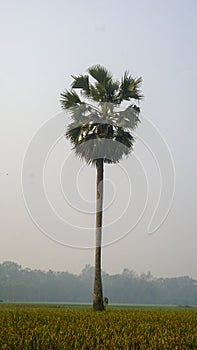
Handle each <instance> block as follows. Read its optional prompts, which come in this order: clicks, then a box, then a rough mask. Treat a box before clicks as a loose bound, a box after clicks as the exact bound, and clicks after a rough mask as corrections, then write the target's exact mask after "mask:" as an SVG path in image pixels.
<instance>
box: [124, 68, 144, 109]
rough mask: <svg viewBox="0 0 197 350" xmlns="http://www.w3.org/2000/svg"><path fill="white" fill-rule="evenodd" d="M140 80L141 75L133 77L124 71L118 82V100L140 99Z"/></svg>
mask: <svg viewBox="0 0 197 350" xmlns="http://www.w3.org/2000/svg"><path fill="white" fill-rule="evenodd" d="M141 82H142V78H141V77H140V78H137V79H133V78H132V76H131V75H130V74H129V73H128V72H125V74H124V76H123V77H122V80H121V84H120V92H119V96H118V97H119V99H120V102H121V101H123V100H126V101H129V100H130V99H132V98H133V99H136V100H140V99H142V97H143V96H142V94H141V92H140V89H139V88H140V86H141Z"/></svg>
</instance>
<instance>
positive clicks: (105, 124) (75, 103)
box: [60, 65, 142, 164]
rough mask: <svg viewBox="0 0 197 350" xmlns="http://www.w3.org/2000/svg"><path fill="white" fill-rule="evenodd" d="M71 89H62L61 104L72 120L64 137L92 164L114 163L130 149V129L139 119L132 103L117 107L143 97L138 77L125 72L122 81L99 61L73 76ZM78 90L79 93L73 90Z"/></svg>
mask: <svg viewBox="0 0 197 350" xmlns="http://www.w3.org/2000/svg"><path fill="white" fill-rule="evenodd" d="M72 78H73V83H72V85H71V90H64V91H63V92H62V93H61V100H60V102H61V106H62V108H63V109H64V110H67V111H69V112H70V117H71V123H70V124H69V126H68V128H67V132H66V137H67V138H68V139H69V140H70V141H71V143H72V145H73V148H74V150H75V153H76V154H77V155H78V156H79V157H81V158H83V159H85V160H86V162H87V163H91V164H95V162H96V160H97V159H102V160H103V161H104V163H117V162H119V161H120V160H121V159H122V157H123V156H124V155H125V156H127V155H128V154H129V153H130V152H131V151H132V149H133V143H134V138H133V136H132V133H131V132H132V131H133V130H134V129H135V128H136V127H137V125H138V123H139V113H140V108H139V106H138V105H136V104H135V103H131V104H129V106H127V107H126V108H125V109H124V110H120V107H121V104H122V102H124V101H132V100H133V101H137V102H138V101H139V100H140V99H141V98H142V95H141V91H140V85H141V82H142V79H141V77H140V78H137V79H134V78H132V76H131V75H130V74H129V73H128V72H125V74H124V75H123V77H122V79H121V81H117V80H114V79H113V77H112V75H111V73H110V72H109V71H108V70H107V69H106V68H104V67H102V66H100V65H96V66H93V67H91V68H89V69H88V74H87V75H79V76H72ZM76 90H79V91H80V94H78V93H77V92H76Z"/></svg>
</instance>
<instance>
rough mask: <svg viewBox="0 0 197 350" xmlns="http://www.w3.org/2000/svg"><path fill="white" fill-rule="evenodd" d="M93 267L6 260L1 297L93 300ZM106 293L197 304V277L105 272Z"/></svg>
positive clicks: (121, 298) (0, 273)
mask: <svg viewBox="0 0 197 350" xmlns="http://www.w3.org/2000/svg"><path fill="white" fill-rule="evenodd" d="M92 281H93V267H91V266H90V265H86V266H85V267H84V269H83V270H82V271H81V273H80V274H79V275H74V274H71V273H69V272H55V271H51V270H49V271H46V272H45V271H41V270H31V269H29V268H22V267H21V266H20V265H18V264H16V263H14V262H10V261H6V262H3V263H2V264H0V300H3V301H6V302H10V301H16V302H17V301H18V302H25V301H26V302H33V301H34V302H79V303H81V302H91V301H92ZM103 281H104V296H105V297H108V300H109V304H110V303H119V304H120V303H123V304H124V303H126V304H172V305H197V280H194V279H192V278H190V277H188V276H184V277H176V278H154V277H153V276H152V275H151V273H150V272H148V273H147V274H141V275H140V276H139V275H137V274H136V273H135V272H134V271H130V270H128V269H124V270H123V272H122V273H121V274H116V275H109V274H107V273H105V272H103Z"/></svg>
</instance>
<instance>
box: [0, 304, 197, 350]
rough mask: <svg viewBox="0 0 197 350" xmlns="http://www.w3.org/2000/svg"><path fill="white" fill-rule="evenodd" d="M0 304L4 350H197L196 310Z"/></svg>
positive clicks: (1, 342)
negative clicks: (97, 309) (97, 308)
mask: <svg viewBox="0 0 197 350" xmlns="http://www.w3.org/2000/svg"><path fill="white" fill-rule="evenodd" d="M76 306H77V305H75V304H72V305H68V304H64V305H61V304H50V305H49V304H31V305H30V304H4V303H2V304H1V305H0V349H1V350H4V349H17V350H22V349H26V350H31V349H40V350H52V349H53V350H61V349H66V350H69V349H78V350H81V349H86V350H90V349H100V350H101V349H109V350H112V349H119V350H120V349H125V350H126V349H132V350H134V349H144V350H148V349H150V350H159V349H162V350H167V349H169V350H172V349H179V350H188V349H197V309H196V308H188V309H187V308H180V309H178V308H174V309H173V308H166V307H150V306H149V307H148V306H147V307H133V306H131V307H126V306H125V307H124V308H122V307H121V306H119V307H115V306H114V307H108V308H107V310H106V311H105V312H102V313H100V312H96V313H94V312H93V311H92V310H91V308H90V306H89V307H88V306H87V305H85V304H84V305H81V306H80V305H78V307H76Z"/></svg>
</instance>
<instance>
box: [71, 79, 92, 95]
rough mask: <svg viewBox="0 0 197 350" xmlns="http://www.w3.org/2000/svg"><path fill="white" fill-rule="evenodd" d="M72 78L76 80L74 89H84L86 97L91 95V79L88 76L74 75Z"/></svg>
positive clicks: (73, 84)
mask: <svg viewBox="0 0 197 350" xmlns="http://www.w3.org/2000/svg"><path fill="white" fill-rule="evenodd" d="M72 78H73V79H74V81H73V83H72V88H73V89H82V90H83V92H84V93H85V95H87V96H89V94H90V86H89V77H88V75H79V76H74V75H72Z"/></svg>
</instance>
